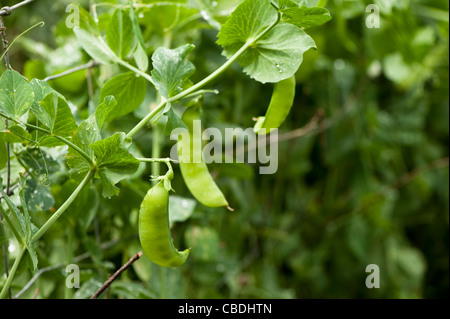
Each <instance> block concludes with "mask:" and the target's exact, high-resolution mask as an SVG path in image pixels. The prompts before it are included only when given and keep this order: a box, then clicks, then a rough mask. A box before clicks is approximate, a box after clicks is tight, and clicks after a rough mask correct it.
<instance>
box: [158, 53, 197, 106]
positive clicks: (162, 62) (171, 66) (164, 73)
mask: <svg viewBox="0 0 450 319" xmlns="http://www.w3.org/2000/svg"><path fill="white" fill-rule="evenodd" d="M193 49H194V45H192V44H186V45H184V46H182V47H179V48H176V49H174V50H170V49H167V48H162V47H161V48H158V49H157V50H156V51H155V53H154V54H153V56H152V61H153V67H154V70H153V71H152V76H153V80H154V82H155V85H156V88H157V89H158V91H159V93H160V94H161V95H162V96H163V97H165V98H166V99H168V98H170V97H172V96H174V95H176V94H178V93H179V92H181V91H182V90H183V85H184V84H185V83H186V80H187V79H188V78H189V77H190V76H191V75H192V74H193V73H194V72H195V66H194V65H193V64H192V63H191V62H190V61H188V60H186V57H187V55H188V54H189V52H191V51H192V50H193Z"/></svg>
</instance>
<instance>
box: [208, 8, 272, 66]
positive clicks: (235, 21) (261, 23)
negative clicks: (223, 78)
mask: <svg viewBox="0 0 450 319" xmlns="http://www.w3.org/2000/svg"><path fill="white" fill-rule="evenodd" d="M277 16H278V13H277V10H276V9H275V8H274V7H273V6H272V5H271V4H270V1H269V0H245V1H244V2H242V3H241V4H240V5H239V6H238V7H237V8H236V10H234V11H233V13H232V14H231V17H230V18H229V19H228V21H227V22H226V23H225V24H224V25H223V26H222V28H221V29H220V32H219V35H218V37H219V39H218V41H217V43H218V44H219V45H221V46H222V47H223V48H224V55H225V56H226V57H228V58H230V57H231V56H232V55H234V54H235V53H236V52H237V51H238V50H239V49H240V48H241V47H243V46H244V44H245V43H246V42H247V41H248V40H251V39H255V38H257V37H258V36H259V35H260V34H261V33H262V32H263V31H264V30H265V29H266V28H267V27H269V26H270V25H272V24H273V23H275V22H276V21H277Z"/></svg>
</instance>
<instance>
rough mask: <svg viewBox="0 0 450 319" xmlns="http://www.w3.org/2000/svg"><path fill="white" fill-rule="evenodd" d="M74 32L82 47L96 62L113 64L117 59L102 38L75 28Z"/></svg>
mask: <svg viewBox="0 0 450 319" xmlns="http://www.w3.org/2000/svg"><path fill="white" fill-rule="evenodd" d="M73 32H74V33H75V36H76V37H77V39H78V42H79V43H80V45H81V47H82V48H83V49H84V50H85V51H86V52H87V53H88V54H89V55H90V56H91V57H92V58H93V59H94V60H96V61H98V62H100V63H103V64H111V63H113V62H114V61H115V60H117V57H116V56H115V55H114V52H113V51H111V49H110V48H109V47H108V46H107V45H106V44H105V42H104V41H103V39H102V38H101V37H100V36H95V35H93V34H91V33H90V32H88V31H86V30H83V29H79V28H74V29H73Z"/></svg>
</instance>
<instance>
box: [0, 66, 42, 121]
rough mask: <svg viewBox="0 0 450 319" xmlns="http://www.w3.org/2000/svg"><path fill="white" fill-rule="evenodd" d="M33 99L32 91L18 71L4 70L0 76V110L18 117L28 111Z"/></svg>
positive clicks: (10, 115)
mask: <svg viewBox="0 0 450 319" xmlns="http://www.w3.org/2000/svg"><path fill="white" fill-rule="evenodd" d="M33 101H34V92H33V89H32V88H31V86H30V84H29V83H28V82H27V80H26V79H25V78H24V77H23V76H22V75H20V73H19V72H17V71H13V70H6V71H5V72H4V73H3V75H2V77H1V78H0V112H2V113H4V114H5V115H7V116H9V117H12V118H14V119H19V118H20V117H21V116H23V115H24V114H25V113H27V112H28V110H29V109H30V107H31V105H32V104H33Z"/></svg>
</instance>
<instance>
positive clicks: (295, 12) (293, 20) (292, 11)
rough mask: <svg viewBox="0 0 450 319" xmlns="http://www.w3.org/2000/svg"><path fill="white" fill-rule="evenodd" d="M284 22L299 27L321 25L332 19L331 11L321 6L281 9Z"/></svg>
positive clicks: (305, 27) (306, 27)
mask: <svg viewBox="0 0 450 319" xmlns="http://www.w3.org/2000/svg"><path fill="white" fill-rule="evenodd" d="M281 12H282V13H283V18H282V20H281V21H282V22H286V23H290V24H293V25H295V26H297V27H299V28H303V29H308V28H311V27H315V26H319V25H322V24H324V23H327V22H328V21H330V20H331V15H330V12H329V11H328V10H327V9H325V8H319V7H311V8H310V7H295V8H286V9H283V10H281Z"/></svg>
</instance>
